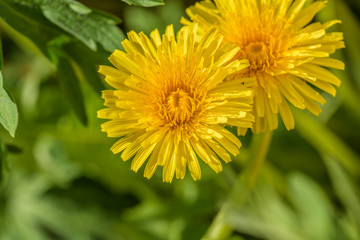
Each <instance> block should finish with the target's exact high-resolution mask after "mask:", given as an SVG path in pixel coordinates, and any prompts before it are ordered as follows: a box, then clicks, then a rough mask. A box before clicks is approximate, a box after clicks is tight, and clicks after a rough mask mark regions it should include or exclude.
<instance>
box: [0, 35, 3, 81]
mask: <svg viewBox="0 0 360 240" xmlns="http://www.w3.org/2000/svg"><path fill="white" fill-rule="evenodd" d="M0 34H1V33H0ZM2 70H3V54H2V43H1V35H0V71H2ZM2 87H3V83H2V80H1V81H0V88H2Z"/></svg>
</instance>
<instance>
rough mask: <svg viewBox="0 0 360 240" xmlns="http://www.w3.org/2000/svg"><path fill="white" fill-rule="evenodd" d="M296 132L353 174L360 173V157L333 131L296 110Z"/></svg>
mask: <svg viewBox="0 0 360 240" xmlns="http://www.w3.org/2000/svg"><path fill="white" fill-rule="evenodd" d="M293 113H294V117H295V119H296V128H295V129H296V130H297V131H298V132H299V134H300V135H301V136H302V137H303V138H304V139H306V140H307V141H308V142H309V143H310V144H311V145H313V147H314V148H315V149H316V150H317V151H318V152H319V153H320V154H326V155H333V156H335V157H336V159H338V160H339V162H340V163H341V164H342V165H343V166H344V167H345V168H346V169H347V170H348V171H349V172H351V173H352V174H354V175H356V174H358V173H359V172H360V167H359V164H358V163H359V157H358V156H357V154H356V153H355V152H354V151H353V150H352V149H351V148H349V147H348V146H347V145H346V144H345V143H344V142H343V141H342V140H341V139H340V138H338V137H337V136H336V135H335V134H334V133H333V132H332V131H330V130H329V129H327V128H326V127H325V126H324V125H323V124H321V123H320V122H318V121H317V120H316V119H315V118H313V117H312V116H310V115H308V114H306V113H305V112H303V111H302V110H294V111H293Z"/></svg>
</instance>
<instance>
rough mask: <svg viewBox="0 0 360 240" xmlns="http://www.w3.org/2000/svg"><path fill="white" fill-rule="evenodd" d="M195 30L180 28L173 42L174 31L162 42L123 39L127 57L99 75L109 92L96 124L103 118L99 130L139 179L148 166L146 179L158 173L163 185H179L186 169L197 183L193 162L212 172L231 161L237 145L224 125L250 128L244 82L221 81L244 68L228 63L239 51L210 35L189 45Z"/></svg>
mask: <svg viewBox="0 0 360 240" xmlns="http://www.w3.org/2000/svg"><path fill="white" fill-rule="evenodd" d="M196 32H197V26H196V25H192V26H190V27H184V28H182V29H181V30H180V31H179V32H178V33H177V36H176V37H175V35H174V30H173V27H172V25H170V26H168V27H167V29H166V32H165V34H164V35H163V36H162V38H161V36H160V34H159V32H158V30H155V31H153V32H152V33H151V34H150V38H148V37H147V36H146V35H145V34H144V33H140V34H137V33H135V32H133V31H132V32H130V33H128V39H126V40H124V41H123V42H122V45H123V47H124V49H125V51H126V52H123V51H120V50H115V51H114V53H113V54H112V55H111V56H110V58H109V60H110V62H111V63H112V64H113V65H114V66H115V68H113V67H109V66H101V67H100V70H99V72H100V73H101V74H102V75H104V76H105V80H106V81H107V83H109V84H110V85H111V86H112V87H113V88H115V90H105V91H103V98H104V99H105V106H106V107H107V108H105V109H102V110H100V111H98V117H99V118H103V119H108V120H109V121H107V122H105V123H104V124H102V126H101V127H102V130H103V131H104V132H106V133H107V135H108V137H116V138H120V139H119V140H118V141H117V142H116V143H115V144H114V145H113V146H112V147H111V151H112V152H113V153H121V158H122V159H123V160H124V161H127V160H130V159H132V163H131V169H132V170H133V171H135V172H137V171H138V170H139V169H140V167H141V166H142V165H143V164H144V163H145V162H147V163H146V167H145V170H144V176H145V177H147V178H151V177H152V176H153V174H154V173H155V171H156V169H157V167H158V166H162V167H163V171H162V173H163V181H166V182H171V181H172V179H173V177H174V175H176V178H180V179H182V178H184V176H185V173H186V169H187V168H188V169H189V171H190V173H191V176H192V177H193V179H194V180H198V179H200V178H201V170H200V165H199V162H198V159H201V160H202V161H204V162H205V163H206V164H208V165H209V166H210V167H211V168H212V169H213V170H214V171H215V172H220V171H221V170H222V165H221V163H220V160H221V159H222V160H224V161H225V162H229V161H231V157H230V155H229V153H231V154H232V155H237V154H238V151H239V148H240V146H241V143H240V141H239V140H238V138H237V137H236V136H234V135H233V134H232V133H231V132H229V131H228V130H227V129H225V128H224V127H223V126H224V125H225V124H231V125H234V126H239V127H245V128H246V127H251V125H252V122H253V121H254V116H253V115H252V114H251V110H252V107H251V104H252V101H253V92H252V90H251V89H249V88H246V86H244V84H242V81H244V80H243V79H234V80H232V81H226V82H224V79H225V78H226V76H228V75H229V74H231V73H233V72H235V71H241V70H242V69H244V68H246V67H248V66H249V63H248V61H247V60H236V61H232V59H233V58H234V56H235V55H236V54H238V51H239V47H238V46H236V45H234V44H232V43H227V44H221V42H222V39H223V37H222V36H221V35H220V34H219V33H218V31H217V30H216V29H211V30H209V31H208V32H206V33H204V37H203V38H202V39H201V40H200V42H196V41H195V37H196Z"/></svg>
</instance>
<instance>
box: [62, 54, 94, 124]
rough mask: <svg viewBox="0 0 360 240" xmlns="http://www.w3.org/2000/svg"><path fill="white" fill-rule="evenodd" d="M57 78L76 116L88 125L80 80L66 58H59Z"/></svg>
mask: <svg viewBox="0 0 360 240" xmlns="http://www.w3.org/2000/svg"><path fill="white" fill-rule="evenodd" d="M57 69H58V72H57V76H58V79H59V81H60V85H61V87H62V89H63V92H64V93H65V97H66V98H67V99H68V101H69V103H70V104H71V105H72V107H73V109H74V111H75V114H76V116H77V117H78V119H79V120H80V121H81V123H83V124H84V125H87V117H86V111H85V105H84V100H83V95H82V92H81V88H80V84H79V79H78V78H77V76H76V74H75V71H74V69H73V67H72V66H71V63H70V60H69V59H68V58H67V57H65V56H58V65H57Z"/></svg>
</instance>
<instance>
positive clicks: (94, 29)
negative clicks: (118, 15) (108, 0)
mask: <svg viewBox="0 0 360 240" xmlns="http://www.w3.org/2000/svg"><path fill="white" fill-rule="evenodd" d="M40 8H41V10H42V11H43V14H44V16H45V17H46V18H47V19H48V20H49V21H50V22H52V23H54V24H55V25H57V26H58V27H60V28H61V29H63V30H64V31H66V32H68V33H70V34H71V35H73V36H75V37H76V38H77V39H79V40H80V41H82V42H83V43H84V44H85V45H86V46H88V47H89V48H90V49H92V50H93V51H96V49H97V46H96V43H97V42H98V43H99V44H101V45H102V46H103V47H104V49H105V50H107V51H114V50H115V49H119V48H121V45H120V43H121V41H122V40H123V39H124V38H125V36H124V34H123V32H122V31H121V30H120V29H119V28H118V27H117V26H116V24H117V23H118V22H119V20H115V19H114V17H109V15H107V14H104V13H101V12H99V11H95V10H93V11H91V9H88V8H87V7H85V6H84V5H82V4H80V3H77V2H75V1H72V0H58V1H44V2H43V3H42V4H41V6H40Z"/></svg>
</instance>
